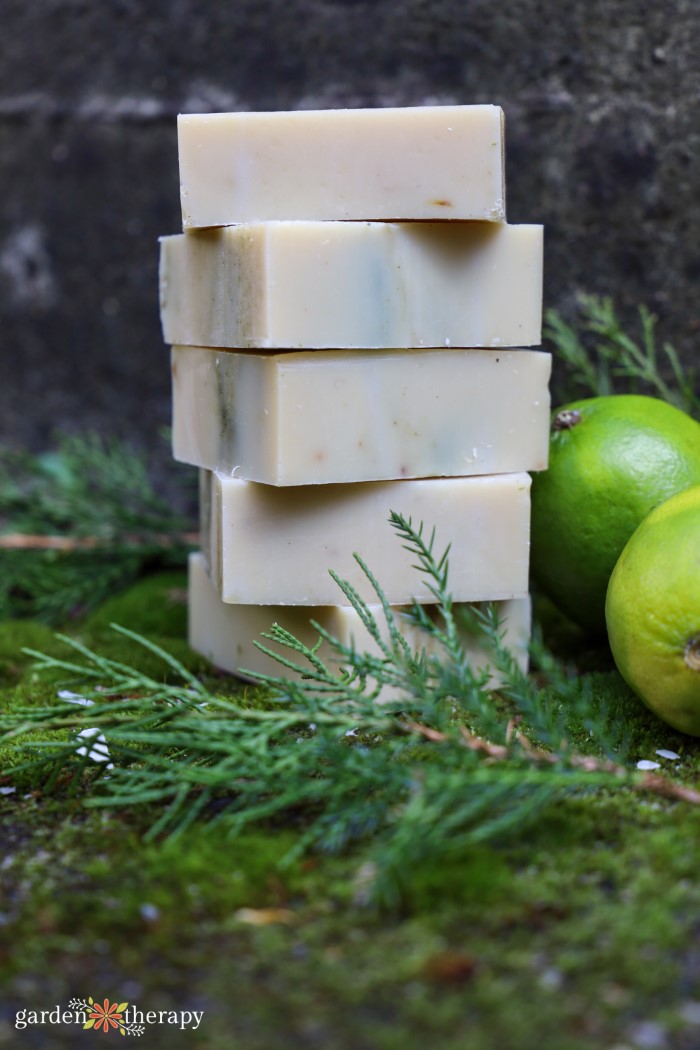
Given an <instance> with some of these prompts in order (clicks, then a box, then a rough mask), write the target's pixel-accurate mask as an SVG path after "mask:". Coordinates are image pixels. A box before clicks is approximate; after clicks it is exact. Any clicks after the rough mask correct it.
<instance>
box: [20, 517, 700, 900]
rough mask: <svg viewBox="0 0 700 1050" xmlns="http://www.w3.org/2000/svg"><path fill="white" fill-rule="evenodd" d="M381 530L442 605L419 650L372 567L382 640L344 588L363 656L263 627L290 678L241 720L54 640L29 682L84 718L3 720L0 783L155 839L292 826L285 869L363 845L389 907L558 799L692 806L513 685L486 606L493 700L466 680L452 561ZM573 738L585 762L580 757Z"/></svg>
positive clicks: (580, 710)
mask: <svg viewBox="0 0 700 1050" xmlns="http://www.w3.org/2000/svg"><path fill="white" fill-rule="evenodd" d="M392 525H393V526H394V528H395V529H396V530H397V533H398V535H399V538H400V539H401V540H402V541H403V542H404V543H405V544H406V545H408V546H409V547H410V548H411V549H413V551H414V553H415V554H416V557H417V559H418V561H417V564H418V568H419V571H420V572H422V573H423V574H425V575H426V576H427V578H428V581H429V583H430V586H431V587H433V588H434V591H433V593H434V596H435V597H436V599H437V603H436V615H435V617H434V618H432V617H425V619H422V612H421V607H419V606H414V608H413V612H412V615H413V617H414V622H416V621H418V622H421V624H422V626H423V628H424V633H425V645H424V646H419V649H418V651H416V652H413V651H412V650H411V647H410V646H409V645H408V643H407V642H406V640H405V638H404V637H403V635H402V634H401V623H400V620H398V619H396V618H395V614H394V613H393V612H392V610H391V609H389V607H388V603H386V599H385V596H384V595H383V592H382V590H381V587H380V585H379V583H378V582H377V581H376V579H375V578H374V576H372V574H371V573H369V570H366V569H365V571H366V575H367V576H368V579H369V580H370V583H371V586H372V587H373V588H374V590H375V591H376V592H377V597H378V598H379V604H380V605H381V606H382V607H383V613H382V615H383V616H384V617H385V618H386V617H387V614H388V617H389V619H390V620H391V621H392V622H391V623H387V624H385V626H384V629H382V627H381V624H380V622H379V621H378V620H377V619H376V617H375V614H374V612H373V610H372V608H371V607H370V606H369V605H368V604H367V603H366V602H364V601H363V599H362V598H360V597H359V596H358V595H357V593H356V592H355V591H354V590H353V589H352V588H351V587H349V585H347V584H344V585H343V592H344V594H345V595H346V596H347V597H348V599H349V600H350V602H351V604H352V605H353V606H354V607H355V608H356V610H357V611H358V613H359V614H360V615H361V616H362V617H364V618H366V619H367V620H368V622H369V625H370V633H371V634H373V636H374V638H375V639H379V642H380V644H379V645H378V647H377V649H376V650H375V651H374V652H368V653H363V652H360V651H358V650H357V649H356V648H355V647H354V646H352V645H345V644H343V643H341V642H340V641H339V640H338V639H334V638H333V637H332V636H330V635H329V634H327V633H322V634H321V635H320V641H321V643H322V644H321V645H314V646H306V645H304V643H302V642H301V641H299V640H298V639H296V638H295V637H294V636H293V635H289V634H288V633H286V632H283V631H281V630H279V629H275V628H273V629H272V630H271V631H270V632H267V641H269V642H272V643H274V644H276V645H279V644H281V645H283V646H284V647H285V649H286V651H287V652H288V654H289V656H288V657H285V662H284V663H283V665H282V666H283V668H284V669H286V670H287V671H290V672H293V673H292V674H290V675H286V676H284V675H280V676H279V677H276V676H259V677H260V679H261V681H264V682H265V683H266V684H267V686H268V687H269V691H270V692H269V699H268V702H267V703H266V704H264V705H263V706H262V707H261V706H260V705H259V704H258V706H255V707H253V706H248V705H247V704H246V701H245V694H244V695H243V696H242V697H241V696H239V697H237V698H231V697H226V696H221V695H219V694H218V693H217V692H215V691H214V690H212V689H211V688H209V687H208V686H206V685H204V684H203V683H202V682H201V681H199V679H198V678H196V677H195V676H194V675H193V674H192V673H191V672H189V671H188V670H187V669H186V668H185V667H184V666H183V665H182V664H181V663H180V662H179V661H178V660H177V659H175V658H174V657H173V656H172V655H171V654H169V653H167V652H166V651H165V650H163V649H161V648H160V647H159V646H157V645H155V644H154V643H153V642H151V641H149V640H148V639H144V638H141V637H140V636H139V635H136V634H134V633H133V632H129V631H126V630H125V629H124V628H121V627H115V629H116V630H117V631H119V632H120V633H122V634H126V635H127V636H128V637H129V638H130V639H131V640H132V641H133V642H135V643H137V644H140V645H144V646H146V647H147V648H148V649H149V650H150V651H151V652H152V653H154V654H156V655H159V656H160V657H161V658H162V660H163V671H164V674H163V676H162V680H161V679H160V678H156V677H150V676H148V675H145V674H143V673H142V672H140V671H138V670H137V669H135V668H133V667H130V666H129V665H126V664H124V663H120V662H117V661H113V660H111V659H109V658H106V657H104V656H101V655H100V654H99V653H96V652H94V651H92V650H90V649H89V648H87V647H85V646H83V645H82V644H81V643H80V642H78V641H76V640H75V639H70V638H65V639H64V641H65V642H66V644H67V645H69V646H70V647H71V648H72V650H73V655H72V656H66V657H56V656H49V655H45V654H42V653H38V652H32V653H31V655H32V656H33V657H34V659H35V661H36V670H37V671H41V670H48V671H50V672H51V673H52V674H55V672H56V671H60V672H61V673H62V674H63V675H65V676H67V680H68V682H69V683H70V684H71V687H72V688H75V687H76V686H79V688H80V689H81V693H82V695H83V696H84V697H85V698H87V699H90V700H91V701H92V704H91V705H90V706H73V705H70V707H68V705H67V704H66V703H62V704H54V705H52V706H50V707H46V708H27V709H24V710H19V711H15V712H12V713H9V714H4V715H0V733H2V738H1V739H2V742H3V743H4V744H11V743H14V744H15V747H16V752H15V755H16V762H15V763H14V764H11V765H10V766H9V767H8V768H7V769H5V770H4V773H5V775H6V776H10V777H11V776H12V775H13V774H14V775H16V774H18V773H19V772H20V771H23V772H24V773H25V775H26V774H27V773H30V774H31V775H32V776H33V777H34V778H43V779H44V782H45V785H47V783H48V785H49V786H52V785H55V784H57V783H61V784H65V783H66V782H72V783H73V784H74V785H75V787H76V790H79V791H80V793H81V794H82V796H83V800H84V802H85V804H86V805H90V806H106V807H109V808H115V807H118V806H138V805H141V806H143V805H148V804H150V805H151V806H154V807H155V811H156V815H155V817H154V819H153V821H152V824H151V827H150V831H149V834H150V836H155V835H160V834H164V833H165V834H169V835H178V834H182V833H183V832H184V831H185V830H186V828H187V827H189V826H190V824H191V823H192V822H193V821H195V820H199V819H206V820H209V821H211V822H213V823H215V824H217V825H218V826H219V828H220V829H221V830H222V831H225V832H227V833H229V834H235V833H236V832H238V831H240V830H241V829H242V828H244V827H246V826H248V825H250V824H253V823H258V822H267V821H270V820H279V819H282V818H284V819H287V820H288V819H290V817H293V819H294V821H295V824H296V826H297V827H299V829H300V831H299V836H298V840H297V845H296V847H295V850H294V853H293V855H296V854H298V853H299V852H302V851H304V850H308V849H323V850H331V851H332V850H336V851H337V850H340V849H344V848H345V847H346V846H347V845H348V844H349V843H351V842H356V841H358V840H364V841H365V842H366V843H367V847H366V848H367V850H368V851H369V858H370V860H371V869H372V871H373V879H372V886H373V893H374V896H375V898H378V899H382V900H384V901H387V902H392V901H395V900H396V899H398V897H399V896H400V894H401V886H402V880H405V878H406V875H407V872H410V870H411V869H412V866H413V865H415V864H416V863H422V862H426V861H428V862H430V863H437V862H439V861H440V859H441V858H443V857H445V856H448V855H450V854H452V853H454V852H456V851H458V850H461V849H464V847H465V846H466V845H468V844H469V843H472V842H476V841H484V840H486V839H489V838H493V837H494V836H503V835H505V834H507V833H509V832H512V831H514V830H516V829H517V830H522V828H523V827H525V826H526V825H527V824H528V823H530V822H531V821H533V820H535V819H537V818H538V817H539V816H541V814H542V812H543V810H544V808H545V807H546V806H548V805H549V804H550V803H551V802H553V801H554V800H556V799H565V798H566V797H567V796H569V795H571V794H572V793H576V792H580V791H581V790H587V791H590V790H595V789H598V788H600V787H602V786H605V787H608V788H610V787H613V786H615V787H619V786H620V785H624V786H628V787H632V788H635V787H636V788H642V789H644V790H652V791H655V792H656V793H657V794H662V795H666V796H671V797H678V798H680V797H683V798H686V799H687V801H691V802H697V801H700V798H697V799H696V798H695V796H694V795H693V797H692V798H691V797H690V796H689V795H688V793H687V791H686V792H685V793H684V794H683V795H682V796H681V794H680V793H679V792H680V789H676V786H675V785H673V784H672V783H671V782H669V781H666V780H664V781H663V782H661V779H660V778H653V782H652V780H651V779H649V778H648V777H647V778H646V779H645V778H644V777H641V776H640V775H639V774H638V773H636V772H635V771H634V770H629V769H628V768H627V767H626V766H625V765H624V764H623V763H624V761H625V753H624V750H623V749H622V746H621V743H623V742H621V741H620V740H619V739H618V738H617V737H616V736H615V735H614V734H611V732H610V728H609V726H610V713H609V712H608V711H606V710H605V709H604V708H601V707H600V706H599V703H598V702H594V701H593V699H592V698H591V697H590V696H589V695H588V694H587V693H586V691H585V690H581V689H580V687H579V686H578V684H577V683H576V681H575V680H573V679H570V678H568V677H567V675H566V674H565V673H563V672H561V671H559V670H558V669H557V668H556V665H555V664H553V663H551V664H550V666H548V667H547V666H545V673H546V674H548V675H549V676H550V682H549V685H548V686H546V687H545V688H541V687H538V686H536V685H535V684H534V683H533V682H532V680H531V679H530V678H528V677H527V676H526V675H524V674H523V673H522V671H520V670H519V668H518V667H517V664H516V663H515V662H514V661H513V659H512V656H511V655H510V653H509V652H508V651H507V650H506V649H505V647H504V646H503V640H502V627H501V625H500V624H499V622H498V617H497V615H496V612H495V609H494V608H493V607H490V608H487V609H486V610H485V611H483V612H482V613H480V614H478V615H477V617H476V623H477V626H478V627H479V629H480V630H481V632H482V636H483V638H484V641H485V643H486V644H487V645H490V646H491V649H492V660H493V663H494V666H495V668H496V670H497V673H498V675H499V678H500V682H499V685H498V688H495V687H494V685H493V683H490V682H489V681H488V676H487V675H486V674H485V673H478V672H475V671H474V670H473V669H472V668H471V665H470V664H469V662H468V661H467V660H466V657H465V655H464V652H463V649H462V645H461V641H460V633H459V631H458V630H454V631H453V629H452V627H451V626H450V624H451V617H454V615H455V608H454V605H453V603H452V601H451V598H450V595H449V590H448V574H447V571H446V569H447V555H446V554H443V555H442V556H440V557H437V556H436V555H435V554H434V552H433V538H432V537H431V540H430V541H426V540H425V538H424V534H423V530H422V528H420V527H418V528H417V529H414V527H413V526H412V525H411V523H410V521H408V520H406V519H404V518H402V517H401V516H400V515H398V514H394V515H392ZM358 561H359V562H360V564H364V563H362V562H361V559H358ZM387 639H388V640H387ZM261 644H263V645H265V644H266V643H265V642H263V643H261ZM270 652H273V650H272V649H270ZM328 654H330V656H331V657H332V659H329V658H328ZM300 671H303V672H304V673H306V674H308V677H307V678H300V677H298V673H299V672H300ZM387 688H388V689H389V693H388V695H387V694H386V689H387ZM382 693H384V697H382ZM581 726H585V727H586V731H587V734H588V735H587V739H588V740H589V741H590V742H591V744H590V746H593V747H594V748H595V754H586V755H584V754H582V753H581V752H580V750H579V749H578V747H577V740H578V738H579V733H580V728H581ZM87 727H90V728H91V729H93V730H94V731H99V732H100V733H103V734H104V736H105V738H106V741H107V746H108V748H109V752H110V761H111V762H112V763H113V764H114V765H113V768H112V769H110V771H109V776H106V775H104V773H105V771H104V763H103V764H101V765H100V766H99V768H95V767H96V763H92V764H91V763H90V762H89V756H88V757H86V756H85V755H83V756H78V755H77V754H76V751H77V746H76V744H77V741H76V737H75V733H76V732H79V731H80V730H81V729H85V728H87ZM486 729H488V735H487V734H486V732H485V730H486ZM56 730H62V731H63V732H64V734H65V733H66V731H68V739H62V740H57V739H54V740H44V741H37V740H36V736H37V731H43V732H44V733H45V732H47V731H56ZM590 734H592V736H590ZM590 746H589V750H590ZM613 753H614V758H613ZM691 794H692V793H691ZM366 855H367V854H366Z"/></svg>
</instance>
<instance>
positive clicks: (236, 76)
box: [0, 0, 700, 465]
mask: <svg viewBox="0 0 700 1050" xmlns="http://www.w3.org/2000/svg"><path fill="white" fill-rule="evenodd" d="M699 10H700V5H699V4H698V0H664V2H663V3H660V2H659V0H587V2H586V3H576V4H573V3H567V2H566V0H511V2H510V3H509V4H503V3H496V2H494V0H461V2H460V0H395V2H392V0H344V2H342V0H268V2H266V0H229V2H224V0H222V2H220V3H212V2H202V0H199V2H198V0H148V2H147V0H0V16H1V17H0V73H1V76H0V313H1V315H2V316H1V320H2V328H1V333H2V334H1V336H0V340H1V341H0V347H1V360H2V382H1V383H0V441H2V442H6V443H7V442H10V443H13V444H15V445H28V446H30V447H33V448H41V447H45V446H46V445H48V444H49V443H50V441H51V435H52V432H53V431H54V429H55V428H56V427H61V428H63V429H69V430H84V429H86V428H97V429H99V430H100V431H102V432H103V433H115V434H119V435H122V436H124V435H130V436H131V437H132V438H133V439H134V441H135V442H136V443H137V444H139V445H140V446H142V447H144V448H146V449H148V450H149V451H150V452H151V454H152V455H153V457H154V461H155V463H156V465H157V461H158V459H159V458H160V457H163V458H165V457H167V455H168V453H167V447H166V445H165V443H164V442H163V440H162V438H161V437H159V430H160V428H162V426H163V424H167V423H168V421H169V401H170V391H169V365H168V354H167V351H166V348H165V347H164V346H163V344H162V338H161V334H160V327H159V321H158V306H157V280H156V277H157V245H156V241H157V237H158V235H159V234H163V233H173V232H177V231H178V230H179V228H180V211H179V198H178V170H177V150H176V123H175V121H176V115H177V113H178V112H180V111H190V112H196V111H205V110H225V109H293V108H300V107H306V108H318V107H336V106H383V105H419V104H422V103H426V102H440V103H443V102H444V103H468V102H494V103H498V104H500V105H501V106H503V108H504V109H505V111H506V142H507V176H508V210H509V220H510V221H511V222H542V223H544V224H545V227H546V274H545V305H546V306H556V307H557V308H559V309H560V310H562V311H563V312H564V313H565V314H567V315H571V314H572V312H573V309H574V304H575V300H576V295H577V293H578V292H579V291H581V290H583V291H589V292H598V293H603V294H606V295H607V294H609V295H611V296H613V297H614V299H615V301H616V303H617V304H618V305H619V307H620V309H621V311H622V312H623V314H624V313H627V314H629V313H631V312H632V311H633V308H634V305H635V304H636V303H638V302H645V303H647V304H648V305H649V306H650V307H651V308H652V309H653V310H654V311H656V312H657V313H658V314H659V316H660V323H659V331H660V333H661V334H662V335H663V336H665V337H666V338H668V339H670V340H671V341H673V342H674V343H675V344H676V346H677V348H678V349H679V350H680V352H681V354H682V356H683V359H684V361H685V362H686V363H688V364H691V363H692V362H693V361H694V360H696V359H697V353H696V344H697V339H698V328H699V326H700V305H699V299H700V297H699V296H698V292H697V284H698V280H699V278H700V205H699V202H698V192H697V186H698V179H697V165H698V162H699V160H700V114H699V112H698V101H699V99H700V61H699V58H700V48H699V40H698V14H699Z"/></svg>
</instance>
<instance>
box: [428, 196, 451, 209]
mask: <svg viewBox="0 0 700 1050" xmlns="http://www.w3.org/2000/svg"><path fill="white" fill-rule="evenodd" d="M430 203H431V204H435V205H437V207H438V208H451V207H452V201H447V200H443V199H442V197H436V198H435V199H434V200H432V201H431V202H430Z"/></svg>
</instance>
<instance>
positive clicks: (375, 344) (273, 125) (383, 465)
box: [160, 106, 551, 675]
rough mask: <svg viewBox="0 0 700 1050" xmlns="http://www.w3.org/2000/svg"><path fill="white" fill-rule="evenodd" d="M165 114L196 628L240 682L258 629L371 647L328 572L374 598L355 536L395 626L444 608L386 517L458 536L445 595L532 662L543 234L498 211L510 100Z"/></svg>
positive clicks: (260, 666)
mask: <svg viewBox="0 0 700 1050" xmlns="http://www.w3.org/2000/svg"><path fill="white" fill-rule="evenodd" d="M178 132H179V157H180V177H181V196H182V209H183V228H184V231H185V232H184V233H183V234H179V235H175V236H171V237H164V238H162V239H161V264H160V300H161V318H162V323H163V331H164V336H165V339H166V342H168V343H170V344H171V346H172V351H171V360H172V381H173V452H174V455H175V457H176V458H177V459H179V460H181V461H183V462H186V463H191V464H194V465H195V466H198V467H200V468H201V537H202V539H201V545H202V552H201V553H200V554H197V555H195V556H193V557H192V558H191V560H190V583H189V587H190V642H191V644H192V645H193V646H194V647H195V648H196V649H197V650H198V651H200V652H202V653H204V654H205V655H207V656H208V657H209V658H210V659H212V660H213V661H214V662H215V663H216V664H218V665H219V666H220V667H222V668H224V669H225V670H228V671H231V672H234V673H237V674H243V675H245V673H246V670H247V671H249V672H256V671H263V672H267V673H276V670H277V668H276V665H275V664H274V661H271V660H270V658H269V657H264V656H262V654H260V653H259V651H258V649H257V648H256V647H255V644H254V643H255V641H256V640H257V639H259V638H260V635H261V632H262V631H263V630H265V629H266V628H268V627H269V626H270V625H271V624H272V623H273V622H278V623H280V624H281V625H282V626H286V627H287V628H288V629H289V630H291V631H292V632H293V633H295V634H297V635H298V636H300V637H302V638H303V639H304V640H306V639H311V638H312V637H313V629H312V628H311V627H310V626H309V621H310V620H311V619H313V620H315V621H316V622H318V623H320V624H321V625H322V626H323V627H325V628H326V629H328V630H330V631H331V632H332V633H333V634H335V635H336V636H338V637H339V638H340V639H341V640H342V641H344V642H349V640H350V639H351V638H352V639H354V643H355V645H357V646H361V647H363V648H371V640H370V639H369V636H368V635H367V633H366V631H365V629H364V627H363V626H362V624H361V621H359V619H358V617H357V616H356V614H355V613H354V610H353V609H352V607H351V606H350V605H349V604H348V601H347V599H346V597H345V595H344V593H343V592H342V591H341V590H340V588H338V586H337V584H336V582H335V581H334V580H333V578H332V576H331V575H330V572H329V570H331V569H332V570H334V571H335V572H336V573H337V574H338V575H339V576H340V577H341V578H343V579H346V580H348V581H349V582H350V583H351V584H352V586H353V587H354V588H356V590H357V591H358V592H359V593H360V594H361V596H362V597H363V598H364V599H365V600H367V601H368V602H372V601H376V594H374V592H373V590H372V588H371V586H370V584H369V582H368V580H367V578H366V576H365V575H364V574H363V573H362V571H361V569H360V568H359V566H358V564H357V561H356V560H355V558H354V557H353V555H354V552H358V553H359V554H360V555H361V556H362V558H363V559H364V561H365V562H366V563H367V565H368V566H369V568H370V569H371V570H372V571H373V572H374V575H375V576H376V577H377V579H378V580H379V583H380V585H381V586H382V589H383V591H384V593H385V595H386V597H387V599H388V601H389V603H390V604H391V605H392V607H394V608H395V609H396V610H397V617H398V618H399V619H400V612H401V608H402V607H403V606H405V605H406V604H407V603H409V602H410V601H411V600H412V599H414V598H415V599H416V600H418V601H420V602H421V603H425V604H426V605H430V604H431V603H433V602H434V601H435V598H434V595H433V594H432V592H431V591H430V588H429V587H428V586H427V582H426V580H425V579H424V578H423V577H422V576H421V575H420V574H419V573H418V572H417V571H416V570H415V568H414V567H413V565H412V562H413V561H414V560H415V559H413V558H411V556H410V555H409V554H408V553H407V552H406V551H405V550H404V549H403V548H402V546H401V543H400V541H399V539H398V537H397V536H396V533H395V531H394V530H393V529H392V528H391V526H390V525H389V524H388V520H387V519H388V518H389V516H390V513H391V512H392V511H395V512H398V513H400V514H402V515H403V516H404V517H406V518H411V519H412V521H413V522H414V523H415V524H417V523H418V522H421V521H422V522H424V524H425V526H426V527H427V528H428V529H433V528H434V529H435V534H436V539H435V543H436V549H438V550H439V551H442V550H443V549H444V548H445V547H446V546H447V545H448V544H449V545H450V576H449V580H450V589H451V592H452V595H453V597H454V599H455V601H456V602H457V603H458V605H459V606H460V607H461V608H463V609H464V610H465V611H466V610H467V609H468V605H469V603H473V602H482V601H497V602H499V603H500V610H501V613H502V615H503V617H504V619H505V621H506V624H505V626H506V631H507V634H506V637H507V640H508V644H509V645H510V646H511V647H512V649H513V652H514V653H515V654H516V657H517V659H518V661H519V663H520V665H521V666H526V663H527V641H528V638H529V624H530V621H529V598H528V595H527V578H528V554H529V487H530V479H529V476H528V474H527V472H528V471H532V470H542V469H544V468H545V467H546V465H547V447H548V421H549V393H548V380H549V373H550V365H551V362H550V358H549V355H548V354H544V353H541V352H538V351H535V350H526V349H521V348H522V347H531V346H534V345H537V344H538V343H539V342H540V330H541V302H542V229H541V227H539V226H533V225H521V226H509V225H507V224H506V222H505V206H504V201H505V185H504V168H503V152H504V151H503V116H502V112H501V110H500V109H499V108H498V107H495V106H445V107H436V106H428V107H422V108H415V109H384V110H333V111H321V112H308V111H307V112H301V111H300V112H295V113H228V114H213V115H191V116H186V117H180V118H179V124H178ZM445 220H449V221H445ZM381 619H382V617H381V615H379V620H381ZM406 631H407V637H408V638H409V641H410V642H411V644H415V645H416V646H417V645H419V644H423V639H422V638H421V639H419V638H418V637H417V636H416V634H415V629H411V628H409V627H408V626H407V627H406ZM474 659H475V662H476V663H477V665H478V664H479V659H480V658H479V657H477V655H475V656H474Z"/></svg>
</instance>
